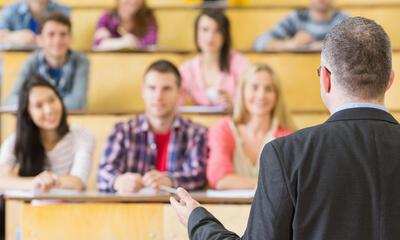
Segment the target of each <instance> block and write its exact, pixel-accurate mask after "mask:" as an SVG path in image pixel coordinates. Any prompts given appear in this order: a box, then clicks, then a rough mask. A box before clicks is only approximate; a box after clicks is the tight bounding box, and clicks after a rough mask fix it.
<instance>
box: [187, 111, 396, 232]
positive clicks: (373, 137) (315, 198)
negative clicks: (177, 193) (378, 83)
mask: <svg viewBox="0 0 400 240" xmlns="http://www.w3.org/2000/svg"><path fill="white" fill-rule="evenodd" d="M260 161H261V163H260V174H259V179H258V187H257V191H256V194H255V197H254V201H253V204H252V207H251V211H250V216H249V220H248V225H247V229H246V232H245V234H244V236H243V239H276V240H280V239H284V240H286V239H288V240H289V239H296V240H297V239H299V240H300V239H304V240H330V239H332V240H348V239H351V240H355V239H357V240H358V239H359V240H370V239H371V240H372V239H374V240H378V239H379V240H389V239H390V240H392V239H393V240H397V239H400V126H399V124H398V123H397V121H396V120H395V119H394V118H393V117H392V116H391V115H390V114H389V113H386V112H384V111H382V110H378V109H373V108H353V109H347V110H342V111H339V112H337V113H335V114H334V115H332V116H331V117H330V118H329V119H328V121H327V122H325V123H324V124H322V125H319V126H316V127H312V128H308V129H304V130H301V131H298V132H296V133H294V134H292V135H290V136H288V137H284V138H280V139H277V140H275V141H273V142H271V143H269V144H267V145H266V146H265V147H264V149H263V152H262V155H261V160H260ZM189 235H190V238H191V239H207V240H209V239H238V238H239V237H238V236H237V235H236V234H234V233H232V232H229V231H227V230H225V229H224V227H223V226H222V225H221V224H220V223H219V222H218V220H216V219H215V218H214V217H213V216H212V215H211V214H210V213H208V212H207V211H206V210H205V209H204V208H201V207H200V208H196V209H195V210H194V211H193V212H192V214H191V215H190V218H189Z"/></svg>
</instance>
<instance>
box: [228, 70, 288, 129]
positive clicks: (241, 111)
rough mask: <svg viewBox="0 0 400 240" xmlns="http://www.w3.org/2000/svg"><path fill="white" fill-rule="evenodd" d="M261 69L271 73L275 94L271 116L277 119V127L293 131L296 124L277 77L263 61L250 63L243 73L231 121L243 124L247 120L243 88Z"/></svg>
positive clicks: (247, 113)
mask: <svg viewBox="0 0 400 240" xmlns="http://www.w3.org/2000/svg"><path fill="white" fill-rule="evenodd" d="M261 71H265V72H267V73H269V74H270V75H271V77H272V81H273V85H274V91H275V94H276V103H275V106H274V108H273V109H272V113H271V117H272V118H275V119H277V120H278V124H279V127H281V128H284V129H286V130H292V131H295V130H296V126H295V124H294V122H293V120H292V117H291V115H290V114H289V111H288V109H287V108H286V104H285V100H284V97H283V94H282V90H281V84H280V81H279V78H278V76H277V75H276V74H275V72H274V70H273V69H272V68H271V67H270V66H268V65H266V64H263V63H256V64H251V65H250V66H249V67H248V68H247V70H246V71H245V72H244V73H243V75H242V78H241V80H240V83H239V87H238V90H237V93H236V98H235V102H234V108H233V121H234V122H235V123H236V124H244V123H246V122H247V121H248V118H249V112H248V110H247V109H246V106H245V103H244V88H245V86H246V84H247V81H248V80H249V79H250V78H251V77H252V76H254V75H255V74H256V73H257V72H261Z"/></svg>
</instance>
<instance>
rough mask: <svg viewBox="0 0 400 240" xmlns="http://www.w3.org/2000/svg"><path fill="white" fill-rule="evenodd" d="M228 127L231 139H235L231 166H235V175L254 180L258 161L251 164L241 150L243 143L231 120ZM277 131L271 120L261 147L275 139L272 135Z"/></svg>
mask: <svg viewBox="0 0 400 240" xmlns="http://www.w3.org/2000/svg"><path fill="white" fill-rule="evenodd" d="M229 127H230V128H231V131H232V135H233V138H234V139H235V145H236V148H235V152H234V153H233V165H234V166H235V171H236V174H238V175H241V176H246V177H254V178H256V177H258V172H259V170H260V163H259V161H257V162H256V163H255V164H253V163H252V162H251V160H250V159H249V157H248V156H247V155H246V153H245V151H244V149H243V142H244V141H243V139H242V137H241V136H240V134H239V130H238V129H237V127H236V125H235V123H234V122H233V121H232V120H231V121H229ZM277 129H278V121H277V120H276V119H273V120H272V126H271V129H270V130H269V131H268V132H267V133H266V134H265V137H264V144H263V145H265V144H267V143H269V142H270V141H272V140H274V139H275V137H274V134H275V132H276V130H277ZM260 154H261V152H260ZM257 159H259V158H257Z"/></svg>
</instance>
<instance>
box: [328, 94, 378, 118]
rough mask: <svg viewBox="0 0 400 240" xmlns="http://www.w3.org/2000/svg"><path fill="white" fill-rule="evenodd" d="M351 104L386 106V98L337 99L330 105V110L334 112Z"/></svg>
mask: <svg viewBox="0 0 400 240" xmlns="http://www.w3.org/2000/svg"><path fill="white" fill-rule="evenodd" d="M351 104H371V105H379V106H384V99H383V98H382V99H362V98H342V99H338V100H336V101H335V102H334V103H332V104H331V105H330V106H329V112H330V113H331V114H333V113H335V112H337V110H338V109H341V108H343V107H345V106H347V105H351Z"/></svg>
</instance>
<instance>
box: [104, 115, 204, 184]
mask: <svg viewBox="0 0 400 240" xmlns="http://www.w3.org/2000/svg"><path fill="white" fill-rule="evenodd" d="M167 151H168V158H167V174H168V175H169V176H170V177H171V178H172V179H173V180H174V187H178V186H181V187H184V188H186V189H189V190H193V189H199V188H202V187H203V186H204V185H205V183H206V163H205V160H206V159H207V154H208V147H207V128H205V127H202V126H200V125H197V124H195V123H192V122H191V121H189V120H185V119H183V118H182V117H180V116H177V117H176V118H175V120H174V122H173V124H172V127H171V136H170V140H169V144H168V150H167ZM156 159H157V145H156V142H155V136H154V133H153V132H152V131H151V129H150V125H149V123H148V121H147V119H146V116H145V115H144V114H143V115H139V116H138V117H137V118H136V119H133V120H129V121H128V122H122V123H118V124H116V126H115V129H114V131H113V132H112V134H111V136H110V137H109V138H108V143H107V145H106V148H105V151H104V153H103V157H102V159H101V162H100V168H99V172H98V178H97V183H98V188H99V190H100V191H106V192H114V191H115V190H114V188H113V184H114V180H115V178H116V177H118V176H119V175H121V174H124V173H126V172H133V173H140V174H141V175H144V174H145V173H146V172H148V171H150V170H152V169H156Z"/></svg>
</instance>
